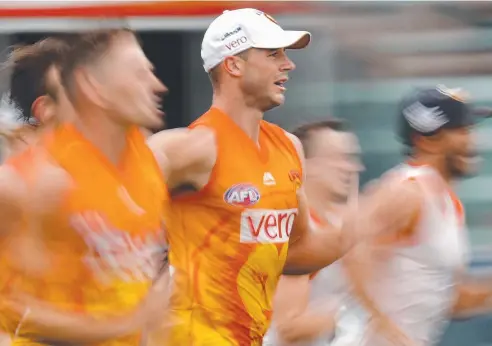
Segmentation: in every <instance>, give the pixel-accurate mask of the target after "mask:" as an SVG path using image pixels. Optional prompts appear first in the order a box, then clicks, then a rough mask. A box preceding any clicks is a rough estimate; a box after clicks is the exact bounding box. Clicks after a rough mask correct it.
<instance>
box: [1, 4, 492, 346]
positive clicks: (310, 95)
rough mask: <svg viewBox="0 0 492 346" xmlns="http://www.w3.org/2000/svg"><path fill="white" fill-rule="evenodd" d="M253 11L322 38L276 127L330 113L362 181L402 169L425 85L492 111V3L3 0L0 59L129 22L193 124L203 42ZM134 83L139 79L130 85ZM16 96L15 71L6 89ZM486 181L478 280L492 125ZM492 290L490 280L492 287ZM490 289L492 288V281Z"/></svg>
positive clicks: (478, 217) (178, 117)
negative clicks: (408, 117) (352, 138)
mask: <svg viewBox="0 0 492 346" xmlns="http://www.w3.org/2000/svg"><path fill="white" fill-rule="evenodd" d="M239 7H255V8H258V9H261V10H263V11H265V12H267V13H269V14H271V15H273V16H274V17H275V19H276V20H277V21H278V22H279V23H280V24H281V25H282V26H284V27H285V28H289V29H303V30H309V31H311V32H312V33H313V37H314V39H313V41H312V45H311V46H310V47H309V49H308V50H305V51H300V52H292V53H291V54H290V56H291V57H292V58H293V60H294V62H295V63H296V64H297V69H296V71H294V72H293V73H292V75H291V80H290V81H289V83H288V84H287V89H288V91H287V101H286V104H285V105H284V106H283V107H281V108H278V109H275V110H274V111H272V112H270V113H268V114H267V120H269V121H272V122H274V123H277V124H279V125H281V126H282V127H284V128H286V129H292V128H293V127H295V126H296V125H299V124H301V123H304V122H308V121H310V120H316V119H320V118H323V117H326V116H328V115H334V116H337V117H341V118H345V119H347V120H349V121H350V123H351V126H352V127H353V128H354V129H355V131H356V133H357V134H358V135H359V139H360V141H361V146H362V150H363V161H364V164H365V165H366V167H367V170H366V171H365V172H364V174H363V177H362V183H365V182H367V181H368V180H370V179H373V178H376V177H378V176H379V175H380V174H381V173H382V172H384V171H385V170H387V169H388V168H390V167H391V166H393V165H395V164H396V163H398V162H399V160H401V156H400V152H401V147H400V146H399V144H398V143H397V142H396V140H395V137H394V134H393V128H394V124H395V114H396V103H397V101H398V99H399V98H400V97H401V96H402V95H403V94H404V93H406V92H408V91H409V90H411V89H412V88H414V87H417V86H433V85H435V84H438V83H441V84H445V85H446V86H448V87H462V88H465V89H466V90H468V91H469V92H470V93H471V95H472V99H473V101H474V102H476V103H477V104H479V105H483V106H492V78H491V77H492V2H491V3H488V2H485V1H482V2H473V1H463V2H424V1H413V2H399V1H390V2H375V1H373V2H367V1H360V2H351V1H338V2H308V1H303V2H294V1H284V2H282V1H270V2H262V1H255V2H251V1H249V2H246V1H241V2H239V1H236V2H229V1H220V2H218V1H217V2H208V1H200V2H194V1H184V2H174V1H153V2H152V1H150V2H147V1H139V2H131V1H17V2H8V1H0V17H1V18H0V23H1V25H0V52H1V54H0V60H2V61H3V60H5V58H6V56H7V54H8V51H9V47H11V46H12V45H15V44H19V43H33V42H35V41H36V40H38V39H40V38H42V37H44V36H47V35H50V34H53V33H63V32H73V31H78V30H85V29H93V28H101V27H105V26H121V25H123V24H124V25H128V26H130V27H131V28H132V29H135V30H137V31H138V32H139V33H140V36H141V39H142V42H143V45H144V49H145V51H146V53H147V55H148V57H149V58H150V60H152V62H153V63H154V65H155V66H156V69H157V75H158V76H159V77H160V79H161V80H162V81H164V83H165V84H166V85H167V86H168V87H169V89H170V94H169V95H168V97H167V98H166V101H165V109H166V114H167V118H166V122H167V127H169V128H172V127H178V126H185V125H187V124H189V123H190V122H191V121H192V120H194V119H195V118H196V117H198V116H199V115H201V114H202V113H203V112H204V111H205V110H207V109H208V107H209V105H210V100H211V87H210V83H209V80H208V77H207V75H206V73H205V72H204V70H203V68H202V65H201V58H200V44H201V39H202V36H203V33H204V30H205V29H206V27H207V26H208V24H209V23H210V22H211V21H212V19H213V17H214V16H216V15H218V14H220V13H221V12H222V11H223V10H225V9H233V8H239ZM129 82H131V81H129ZM8 88H9V76H8V71H3V73H1V74H0V91H1V92H5V91H7V90H8ZM477 136H478V139H479V144H480V149H481V150H482V154H483V157H484V159H485V160H484V164H483V167H482V171H481V174H480V175H479V176H477V177H475V178H472V179H469V180H466V181H463V182H461V183H460V184H459V194H460V196H461V198H462V199H463V201H464V203H465V205H466V210H467V221H468V226H469V228H470V235H471V242H472V245H473V250H474V256H473V263H472V266H471V270H472V272H473V273H474V274H475V275H483V276H487V275H492V271H491V268H492V232H491V231H490V228H491V227H490V226H491V225H492V213H491V211H492V151H491V149H492V123H488V124H487V123H483V124H482V125H480V127H479V129H478V130H477ZM491 282H492V280H491ZM491 284H492V283H491ZM491 325H492V317H481V318H476V319H472V320H469V321H461V322H455V323H453V324H452V326H451V328H450V329H449V331H448V333H447V335H446V337H445V340H444V341H443V343H442V345H449V346H455V345H456V346H472V345H477V346H479V345H481V346H483V345H492V329H491V328H490V326H491Z"/></svg>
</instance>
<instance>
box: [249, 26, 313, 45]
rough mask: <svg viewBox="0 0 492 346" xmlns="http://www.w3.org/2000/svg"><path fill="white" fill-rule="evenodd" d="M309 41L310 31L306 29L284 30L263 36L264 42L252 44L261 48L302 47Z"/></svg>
mask: <svg viewBox="0 0 492 346" xmlns="http://www.w3.org/2000/svg"><path fill="white" fill-rule="evenodd" d="M310 42H311V33H310V32H308V31H291V30H284V31H283V32H282V34H281V35H272V36H268V38H265V42H259V43H258V44H255V45H253V47H254V48H262V49H279V48H285V49H303V48H306V47H307V45H308V44H309V43H310Z"/></svg>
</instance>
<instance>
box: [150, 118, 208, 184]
mask: <svg viewBox="0 0 492 346" xmlns="http://www.w3.org/2000/svg"><path fill="white" fill-rule="evenodd" d="M147 143H148V145H149V147H150V148H151V150H152V151H153V152H154V155H155V157H156V160H157V162H158V163H159V165H160V167H161V169H162V171H163V173H164V176H165V178H166V180H167V183H168V185H169V187H170V188H175V187H179V186H180V185H182V184H185V183H194V182H195V181H196V180H197V176H201V175H203V174H205V175H208V174H209V173H210V171H211V168H212V167H213V165H214V164H215V158H216V156H217V150H216V143H215V134H214V132H213V130H211V129H209V128H205V127H203V126H199V127H196V128H193V129H173V130H165V131H161V132H159V133H156V134H155V135H153V136H151V137H150V138H149V139H148V141H147ZM207 177H208V176H207ZM199 187H201V186H199Z"/></svg>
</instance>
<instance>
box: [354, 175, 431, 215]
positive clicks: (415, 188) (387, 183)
mask: <svg viewBox="0 0 492 346" xmlns="http://www.w3.org/2000/svg"><path fill="white" fill-rule="evenodd" d="M363 196H364V197H372V198H375V199H377V200H379V201H381V202H382V203H384V201H388V202H389V203H393V205H400V204H399V203H395V200H401V201H402V202H403V201H404V202H405V204H406V205H407V206H408V207H409V208H412V207H415V208H418V207H419V206H420V204H421V202H422V198H423V195H422V191H421V186H420V184H419V183H418V181H417V180H416V176H415V175H413V174H409V172H407V171H406V170H405V169H404V168H402V167H400V166H397V167H395V168H393V169H391V170H389V171H387V172H385V173H384V174H383V175H382V176H381V177H380V178H379V179H375V180H372V181H370V182H369V183H367V184H366V185H365V186H364V189H363ZM390 201H392V202H390Z"/></svg>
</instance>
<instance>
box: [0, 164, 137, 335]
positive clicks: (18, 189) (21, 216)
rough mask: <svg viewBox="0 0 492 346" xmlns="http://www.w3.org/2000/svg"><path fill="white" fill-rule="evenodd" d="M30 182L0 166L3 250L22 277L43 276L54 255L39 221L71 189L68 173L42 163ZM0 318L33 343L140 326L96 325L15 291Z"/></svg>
mask: <svg viewBox="0 0 492 346" xmlns="http://www.w3.org/2000/svg"><path fill="white" fill-rule="evenodd" d="M30 169H33V170H34V172H35V174H34V175H33V176H32V177H29V178H25V177H21V176H20V174H19V173H17V171H15V170H14V169H13V168H12V167H11V166H8V165H5V166H1V167H0V213H1V214H2V217H3V219H2V222H1V225H2V234H3V235H5V236H8V237H9V242H8V247H7V246H6V247H3V248H2V249H1V251H2V253H4V254H5V255H6V256H8V259H9V261H10V262H11V265H12V266H13V267H15V268H16V270H18V271H19V272H20V273H22V275H26V276H27V277H29V276H31V275H36V276H38V277H39V276H42V275H43V274H42V272H43V271H44V270H49V265H51V264H50V262H49V261H48V258H49V256H50V254H49V252H48V250H47V249H46V247H45V244H44V236H43V233H42V228H41V227H40V219H41V218H42V217H44V216H45V215H47V214H49V213H52V212H53V211H54V210H56V208H58V207H59V204H60V203H62V201H63V198H64V193H65V192H66V190H67V189H68V188H70V179H69V177H68V175H67V174H66V172H65V171H64V170H62V169H61V168H59V167H56V166H54V165H52V164H51V163H49V162H48V161H44V160H39V161H38V160H36V162H32V165H31V166H30ZM0 306H1V310H2V311H1V313H3V314H5V315H6V316H8V317H10V318H11V321H14V322H15V323H18V324H19V328H18V335H19V336H25V337H31V338H33V339H47V338H49V339H51V338H56V340H57V341H62V342H77V343H79V342H80V343H86V342H97V341H104V340H107V339H110V338H114V337H117V336H123V335H126V334H128V333H129V332H130V331H135V328H137V327H138V323H136V322H137V320H136V317H134V316H133V315H132V316H131V317H130V316H129V317H115V318H107V319H102V320H96V319H93V318H91V317H89V316H86V315H82V314H77V313H71V312H66V311H61V310H59V309H57V308H55V307H54V306H52V305H50V304H47V303H44V302H41V301H38V300H36V299H33V298H32V297H28V296H25V295H23V294H22V292H18V291H14V292H13V293H12V294H6V293H4V296H3V297H2V302H1V304H0Z"/></svg>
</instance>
